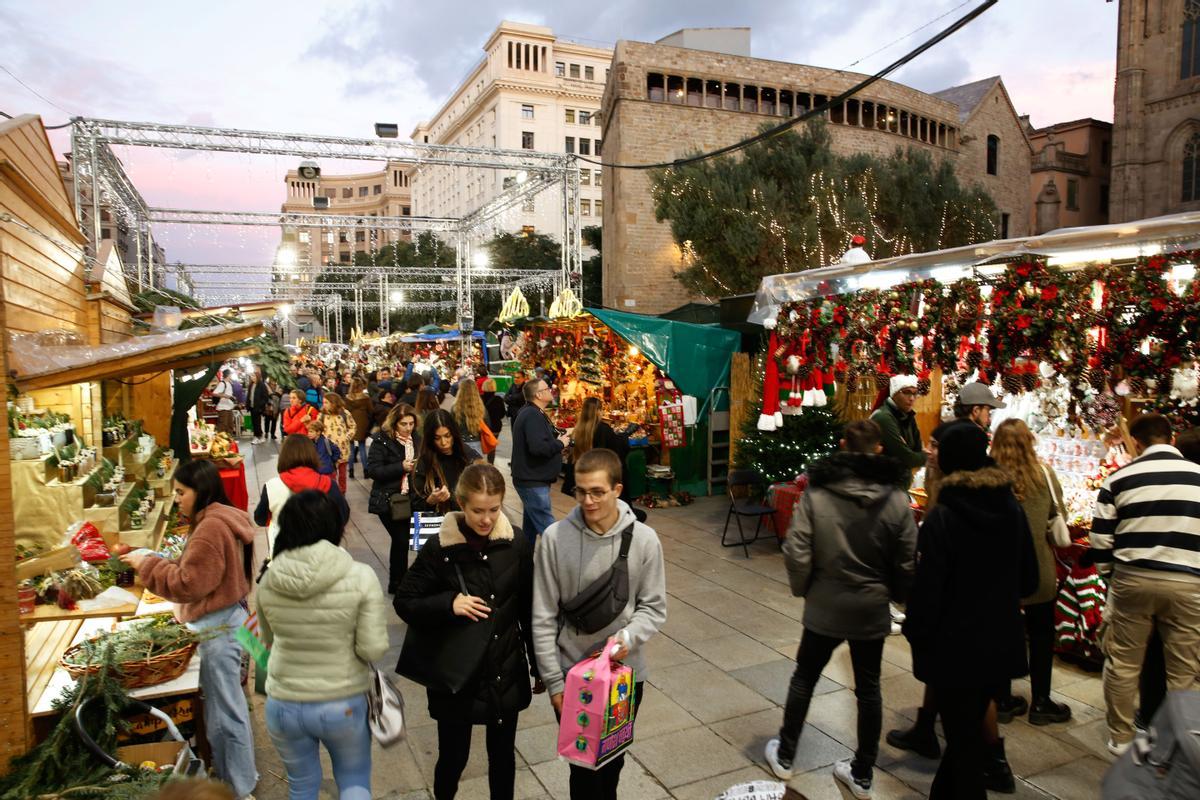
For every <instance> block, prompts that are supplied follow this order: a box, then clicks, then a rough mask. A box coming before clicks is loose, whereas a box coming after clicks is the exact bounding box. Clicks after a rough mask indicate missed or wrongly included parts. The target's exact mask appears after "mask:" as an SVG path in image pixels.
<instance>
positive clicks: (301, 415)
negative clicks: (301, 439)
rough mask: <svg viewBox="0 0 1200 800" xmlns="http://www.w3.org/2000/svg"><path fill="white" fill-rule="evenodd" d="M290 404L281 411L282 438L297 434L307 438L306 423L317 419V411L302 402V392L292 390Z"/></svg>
mask: <svg viewBox="0 0 1200 800" xmlns="http://www.w3.org/2000/svg"><path fill="white" fill-rule="evenodd" d="M291 398H292V403H291V405H289V406H288V407H287V408H285V409H284V410H283V434H284V436H287V435H290V434H293V433H299V434H301V435H303V436H308V421H309V420H312V419H316V418H317V410H316V409H315V408H313V407H312V406H310V405H309V404H308V403H307V402H305V400H304V392H302V391H300V390H299V389H294V390H292V393H291Z"/></svg>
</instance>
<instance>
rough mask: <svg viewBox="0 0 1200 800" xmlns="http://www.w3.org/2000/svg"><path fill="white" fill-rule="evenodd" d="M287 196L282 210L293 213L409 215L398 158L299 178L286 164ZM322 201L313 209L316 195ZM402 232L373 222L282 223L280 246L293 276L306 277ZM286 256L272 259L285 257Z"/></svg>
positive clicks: (407, 192) (404, 177)
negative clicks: (372, 167)
mask: <svg viewBox="0 0 1200 800" xmlns="http://www.w3.org/2000/svg"><path fill="white" fill-rule="evenodd" d="M284 183H285V184H286V185H287V200H286V201H284V203H283V206H282V208H281V210H282V211H285V212H291V213H295V214H314V213H319V214H324V215H329V216H343V217H351V218H353V219H354V220H355V221H356V222H357V221H359V220H363V221H366V220H369V219H370V218H371V217H408V216H412V213H413V209H412V188H411V186H410V178H409V176H408V174H407V173H406V172H405V169H404V166H403V165H400V164H388V166H387V168H386V169H382V170H378V171H376V172H366V173H359V174H356V175H326V174H323V173H322V174H321V175H318V176H317V177H316V178H304V177H301V176H300V173H299V172H298V171H297V170H291V171H289V172H288V174H287V176H286V177H285V178H284ZM318 197H320V198H324V199H325V200H327V201H328V203H329V205H328V207H327V208H323V209H320V210H315V209H314V201H315V200H316V198H318ZM402 236H403V237H404V238H408V234H407V233H403V234H402V233H400V232H398V231H391V230H380V229H375V228H346V229H339V228H335V227H330V228H317V227H300V228H285V229H284V232H283V240H282V242H281V243H280V249H281V250H284V249H288V250H290V253H291V254H293V255H294V261H295V265H296V270H295V274H296V275H297V277H296V280H308V279H310V278H312V277H315V276H316V275H317V274H319V273H320V269H319V267H321V266H324V265H326V264H351V263H353V261H354V254H355V253H369V252H373V251H375V250H378V249H380V248H381V247H384V246H385V245H388V244H391V243H392V242H395V241H398V240H399V239H400V238H401V237H402ZM290 260H291V258H284V259H277V261H279V262H280V263H287V261H290Z"/></svg>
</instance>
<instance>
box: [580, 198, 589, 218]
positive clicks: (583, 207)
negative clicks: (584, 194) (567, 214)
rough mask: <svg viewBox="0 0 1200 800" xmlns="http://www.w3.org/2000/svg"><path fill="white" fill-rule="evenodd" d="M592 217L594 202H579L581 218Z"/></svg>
mask: <svg viewBox="0 0 1200 800" xmlns="http://www.w3.org/2000/svg"><path fill="white" fill-rule="evenodd" d="M591 215H592V201H591V200H580V201H579V216H581V217H590V216H591Z"/></svg>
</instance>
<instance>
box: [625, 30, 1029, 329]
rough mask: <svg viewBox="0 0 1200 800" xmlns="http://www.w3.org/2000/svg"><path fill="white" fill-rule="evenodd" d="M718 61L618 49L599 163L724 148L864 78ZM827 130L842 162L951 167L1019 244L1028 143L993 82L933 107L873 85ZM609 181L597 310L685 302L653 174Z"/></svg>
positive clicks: (833, 117)
mask: <svg viewBox="0 0 1200 800" xmlns="http://www.w3.org/2000/svg"><path fill="white" fill-rule="evenodd" d="M742 30H744V29H736V31H737V35H738V36H740V35H741V31H742ZM672 37H675V38H673V39H672ZM672 37H668V39H670V40H674V41H679V40H680V39H679V34H673V35H672ZM707 38H708V39H709V40H711V39H712V38H713V37H712V36H709V37H707ZM683 40H684V41H686V37H685V38H684V39H683ZM724 49H725V50H726V51H731V50H732V51H734V52H716V51H714V50H699V49H688V48H684V47H673V46H668V45H665V44H661V43H659V44H647V43H642V42H629V41H621V42H618V43H617V46H616V50H615V52H614V55H613V65H612V72H611V74H610V76H609V81H608V85H607V87H606V90H605V95H604V106H603V118H604V120H605V128H606V140H605V150H604V155H605V160H606V161H608V160H612V161H614V162H618V163H645V162H665V161H671V160H674V159H676V158H678V157H680V156H684V155H688V154H692V153H695V152H701V151H706V150H711V149H715V148H717V147H721V146H723V145H728V144H731V143H733V142H736V141H739V140H741V139H743V138H746V137H748V136H751V135H753V134H755V133H757V132H758V130H759V129H760V128H761V127H762V126H763V125H764V124H765V123H768V122H772V121H782V119H783V118H787V117H794V116H798V115H800V114H802V113H804V112H805V111H807V110H809V109H811V108H814V107H816V106H817V105H820V104H822V103H824V102H826V101H827V100H828V98H830V97H833V96H836V95H838V94H839V93H841V92H842V91H844V90H846V89H847V88H849V87H850V86H852V85H854V84H855V83H857V82H858V81H860V80H861V79H862V77H863V76H861V75H855V74H853V73H846V72H838V71H834V70H828V69H822V68H819V67H812V66H805V65H801V64H789V63H785V62H780V61H769V60H766V59H757V58H752V57H750V56H749V55H747V54H745V52H744V51H743V50H742V48H741V47H739V46H736V45H735V46H732V47H727V48H724ZM827 118H828V120H829V122H830V126H829V128H830V133H831V134H832V140H833V147H834V149H835V151H837V152H839V153H844V154H850V153H871V154H875V155H880V156H883V155H888V154H890V153H892V152H894V151H895V150H896V149H897V148H902V147H915V148H919V149H922V150H925V151H927V152H928V153H930V154H931V155H932V156H933V157H934V158H935V159H951V160H952V162H953V164H954V166H955V169H956V172H957V174H958V177H959V179H960V180H963V181H964V182H965V183H967V184H979V185H981V186H982V187H983V188H984V189H985V190H986V191H987V192H988V193H989V194H990V195H991V196H992V197H993V198H994V199H995V201H996V203H997V206H998V207H999V209H1000V217H999V218H998V219H997V220H996V224H997V230H999V231H1002V232H1004V233H1005V234H1006V235H1008V236H1020V235H1023V234H1025V233H1026V231H1027V229H1028V222H1029V215H1030V211H1029V209H1030V200H1029V170H1030V149H1029V142H1028V139H1027V138H1026V134H1025V129H1024V126H1023V125H1022V124H1021V122H1020V120H1019V118H1018V116H1017V113H1016V111H1015V109H1014V108H1013V105H1012V102H1011V101H1010V99H1009V97H1008V93H1007V92H1006V91H1005V89H1004V85H1003V82H1002V81H1001V80H1000V79H999V78H988V79H986V80H983V81H977V82H975V83H972V84H967V85H966V86H962V87H955V88H954V89H951V90H947V91H946V92H942V93H939V94H937V95H931V94H927V93H924V92H920V91H918V90H916V89H912V88H910V87H907V86H903V85H900V84H897V83H893V82H890V81H880V82H878V83H876V84H874V85H873V86H871V87H870V88H869V89H868V90H867V91H866V92H864V93H863V94H862V95H861V96H859V97H856V98H854V99H852V100H850V101H848V102H847V103H845V104H843V105H842V106H838V107H835V108H833V109H831V110H830V111H829V112H828V113H827ZM604 173H605V174H604V304H605V305H607V306H610V307H615V308H621V309H625V310H629V311H638V312H643V313H661V312H663V311H666V310H669V309H671V308H675V307H677V306H679V305H680V304H682V303H684V302H686V301H687V300H689V299H692V298H689V297H688V295H687V292H686V291H684V290H683V287H682V285H681V284H679V283H678V282H677V281H676V280H674V277H673V276H674V274H675V272H677V271H678V270H679V269H680V267H681V265H682V258H683V254H682V252H681V251H680V249H679V247H678V246H677V245H676V244H675V242H674V240H673V238H672V236H671V231H670V228H669V226H668V225H666V224H662V223H659V222H656V221H655V218H654V201H653V198H652V197H651V192H650V176H649V174H648V173H646V172H645V171H640V170H613V169H611V168H605V170H604ZM813 266H817V265H813Z"/></svg>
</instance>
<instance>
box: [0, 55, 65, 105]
mask: <svg viewBox="0 0 1200 800" xmlns="http://www.w3.org/2000/svg"><path fill="white" fill-rule="evenodd" d="M0 70H4V71H5V72H7V73H8V77H10V78H12V79H13V80H14V81H16V82H17V83H19V84H21V85H22V86H24V87H25V88H26V89H28V90H29V92H30V93H31V94H32V95H34V96H35V97H37V98H39V99H41V100H44V101H46V102H47V103H49V104H50V105H52V106H54V107H55V108H57V109H58V110H59V111H61V112H63V113H64V114H66V115H67V116H68V117H70V116H73V115H72V114H71V112H70V111H67V110H66V109H65V108H63V107H62V106H60V105H59V104H58V103H56V102H54V101H53V100H51V99H50V98H49V97H46V95H44V94H42V93H41V92H39V91H38V90H37V89H35V88H33V87H32V86H30V85H29V84H28V83H26V82H25V81H23V80H21V79H20V78H19V77H17V75H16V74H15V73H14V72H13V71H12V70H11V69H9V68H8V67H6V66H4V65H3V64H0Z"/></svg>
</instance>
